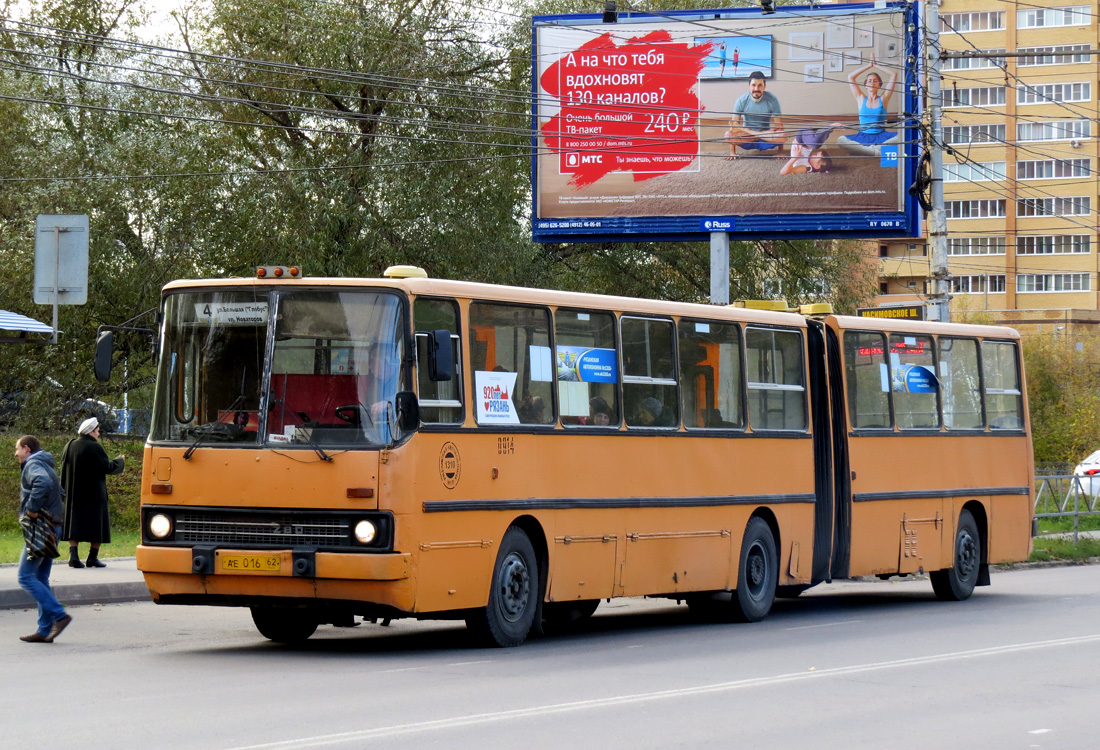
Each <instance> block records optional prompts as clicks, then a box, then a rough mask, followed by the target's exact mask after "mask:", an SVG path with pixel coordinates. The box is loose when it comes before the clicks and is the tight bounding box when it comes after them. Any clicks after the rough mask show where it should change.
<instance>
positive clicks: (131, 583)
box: [0, 557, 150, 609]
mask: <svg viewBox="0 0 1100 750" xmlns="http://www.w3.org/2000/svg"><path fill="white" fill-rule="evenodd" d="M103 562H104V563H106V564H107V567H106V568H70V567H69V562H68V558H67V557H61V558H59V559H58V560H57V561H56V562H55V563H54V566H53V572H51V573H50V587H51V588H52V589H53V592H54V595H55V596H56V597H57V598H58V600H59V601H60V602H61V603H62V604H65V605H67V606H74V605H80V604H108V603H113V602H137V601H146V600H149V598H150V597H149V589H147V588H146V587H145V578H144V577H143V576H142V575H141V572H140V571H138V569H137V563H136V562H135V560H134V558H132V557H107V558H104V559H103ZM18 575H19V566H18V565H17V564H14V563H12V564H7V565H0V609H21V608H33V607H35V606H36V605H35V601H34V599H33V598H31V596H30V594H28V593H27V592H26V591H24V590H23V589H21V588H19V581H18V580H16V579H17V577H18Z"/></svg>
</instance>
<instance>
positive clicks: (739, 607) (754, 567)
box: [733, 517, 779, 622]
mask: <svg viewBox="0 0 1100 750" xmlns="http://www.w3.org/2000/svg"><path fill="white" fill-rule="evenodd" d="M778 581H779V555H778V554H776V550H775V537H774V536H773V535H772V529H771V526H769V525H768V522H767V521H765V520H764V519H763V518H759V517H756V518H752V519H751V520H749V525H748V526H746V527H745V537H744V539H743V540H742V542H741V564H740V565H739V566H738V569H737V589H736V590H735V591H734V593H733V604H734V612H733V615H734V617H735V619H737V620H740V621H741V622H758V621H759V620H763V619H764V617H765V616H766V615H767V614H768V612H770V611H771V608H772V603H773V602H775V589H776V584H777V583H778Z"/></svg>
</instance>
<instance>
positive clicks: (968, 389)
mask: <svg viewBox="0 0 1100 750" xmlns="http://www.w3.org/2000/svg"><path fill="white" fill-rule="evenodd" d="M939 344H940V364H939V368H940V371H939V377H940V391H941V392H942V394H943V423H944V426H945V427H947V429H949V430H980V429H982V427H983V422H982V392H981V371H980V370H979V369H978V342H977V341H975V340H974V339H958V338H951V337H948V336H940V338H939Z"/></svg>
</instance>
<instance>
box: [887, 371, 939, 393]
mask: <svg viewBox="0 0 1100 750" xmlns="http://www.w3.org/2000/svg"><path fill="white" fill-rule="evenodd" d="M893 372H894V392H895V393H935V392H936V389H937V388H939V381H938V380H937V379H936V373H934V372H932V368H931V367H925V366H924V365H905V366H904V367H900V368H898V369H896V370H894V371H893Z"/></svg>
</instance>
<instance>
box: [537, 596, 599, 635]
mask: <svg viewBox="0 0 1100 750" xmlns="http://www.w3.org/2000/svg"><path fill="white" fill-rule="evenodd" d="M599 606H600V600H599V599H582V600H579V601H575V602H544V603H543V605H542V622H543V628H544V629H545V630H546V632H548V633H562V632H566V631H568V630H570V629H572V628H575V627H577V626H578V625H579V624H580V623H582V622H584V621H585V620H587V619H588V618H589V617H591V616H592V615H593V614H594V613H595V611H596V608H597V607H599Z"/></svg>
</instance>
